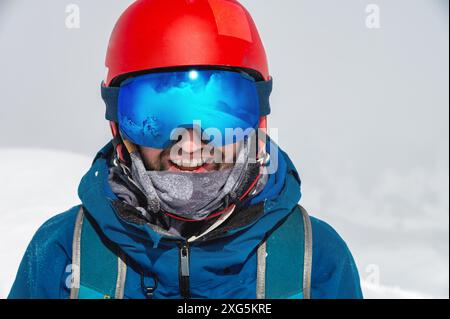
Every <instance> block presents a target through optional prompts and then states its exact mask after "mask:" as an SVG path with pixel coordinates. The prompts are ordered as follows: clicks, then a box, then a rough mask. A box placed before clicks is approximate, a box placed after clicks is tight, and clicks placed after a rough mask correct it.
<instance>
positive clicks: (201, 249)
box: [9, 143, 362, 299]
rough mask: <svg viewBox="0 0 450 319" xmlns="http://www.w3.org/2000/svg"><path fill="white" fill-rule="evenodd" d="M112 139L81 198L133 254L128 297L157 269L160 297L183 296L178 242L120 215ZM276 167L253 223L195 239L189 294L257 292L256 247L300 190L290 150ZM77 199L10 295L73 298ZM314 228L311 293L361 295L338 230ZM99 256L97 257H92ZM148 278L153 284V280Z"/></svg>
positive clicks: (139, 294)
mask: <svg viewBox="0 0 450 319" xmlns="http://www.w3.org/2000/svg"><path fill="white" fill-rule="evenodd" d="M111 152H112V145H111V143H109V144H108V145H106V146H105V147H104V148H103V149H102V150H101V151H100V152H99V153H98V154H97V156H96V157H95V159H94V162H93V165H92V167H91V169H90V170H89V171H88V172H87V173H86V175H85V176H84V177H83V179H82V181H81V183H80V186H79V190H78V193H79V197H80V199H81V202H82V205H83V206H84V207H86V209H87V210H88V211H89V213H90V215H91V217H92V218H93V219H94V220H95V221H96V223H97V224H98V225H99V227H100V229H101V231H102V232H103V235H104V236H106V237H107V238H108V239H109V240H111V241H112V242H114V243H115V244H117V245H118V246H119V247H120V248H121V250H122V251H123V252H125V254H126V255H127V256H128V258H130V259H131V260H132V264H134V265H135V266H132V265H131V266H129V267H128V271H127V277H126V282H125V293H124V294H125V295H124V297H125V298H145V295H144V292H143V290H142V288H141V282H140V280H141V272H142V269H144V270H145V271H146V272H151V273H154V274H157V276H158V280H159V284H158V289H157V290H156V291H155V295H154V296H155V298H181V296H180V290H179V281H178V247H177V246H176V244H175V243H174V244H171V243H169V242H168V241H161V239H162V235H160V234H159V233H157V232H155V231H154V230H153V229H152V228H150V227H149V226H148V225H137V224H135V223H129V222H126V221H124V220H123V219H121V218H120V217H119V216H117V214H116V212H115V210H114V208H113V206H112V205H111V201H112V200H115V199H117V197H116V195H115V194H114V193H113V192H112V191H111V188H110V186H109V183H108V164H107V163H108V161H107V158H108V156H110V154H111ZM277 160H278V170H277V172H276V173H274V174H272V175H270V177H269V180H268V182H267V184H266V186H265V188H264V190H263V191H262V192H261V193H260V194H258V195H257V196H256V197H254V198H253V199H252V200H251V202H250V204H251V205H254V204H258V203H263V204H264V213H263V214H262V216H261V217H259V218H258V219H257V220H256V221H252V222H251V223H249V224H248V225H245V226H243V227H239V228H237V229H231V230H229V231H227V232H226V233H225V234H223V235H222V236H221V237H219V238H215V239H212V240H209V241H205V242H200V243H198V244H193V245H192V246H191V252H190V256H191V264H190V275H191V277H190V289H191V295H192V298H215V299H217V298H219V299H220V298H232V299H233V298H249V299H253V298H255V297H256V264H257V263H256V258H257V256H256V247H257V246H258V245H259V244H260V242H261V241H262V240H263V237H264V236H265V234H266V233H268V232H270V230H271V229H273V228H274V227H275V226H276V225H277V224H278V223H279V222H280V221H281V220H282V219H283V218H284V217H286V216H287V215H288V214H289V213H290V212H291V211H292V209H293V208H294V207H295V205H296V204H297V203H298V202H299V200H300V197H301V192H300V179H299V177H298V174H297V171H296V170H295V168H294V165H293V164H292V162H291V161H290V159H289V158H288V156H287V155H286V154H285V153H284V152H282V151H281V150H280V151H279V156H278V159H277ZM79 208H80V206H75V207H73V208H72V209H70V210H68V211H67V212H65V213H62V214H60V215H57V216H55V217H53V218H51V219H50V220H49V221H47V222H46V223H45V224H44V225H42V226H41V227H40V229H39V230H38V231H37V232H36V234H35V235H34V237H33V239H32V241H31V243H30V244H29V246H28V248H27V250H26V252H25V256H24V257H23V260H22V262H21V264H20V267H19V270H18V273H17V277H16V280H15V282H14V285H13V287H12V289H11V292H10V294H9V298H39V299H42V298H51V299H57V298H69V295H70V289H69V288H68V287H69V286H68V283H69V281H70V271H71V259H72V239H73V233H74V224H75V218H76V215H77V213H78V210H79ZM311 223H312V232H313V265H312V281H311V285H312V287H311V296H312V298H339V299H341V298H345V299H347V298H362V293H361V288H360V281H359V276H358V271H357V268H356V265H355V262H354V260H353V257H352V255H351V253H350V251H349V249H348V247H347V245H346V244H345V242H344V241H343V240H342V239H341V237H340V236H339V235H338V234H337V233H336V231H335V230H334V229H333V228H332V227H331V226H329V225H328V224H326V223H325V222H323V221H321V220H319V219H316V218H314V217H311ZM93 262H95V261H93ZM149 285H151V283H149Z"/></svg>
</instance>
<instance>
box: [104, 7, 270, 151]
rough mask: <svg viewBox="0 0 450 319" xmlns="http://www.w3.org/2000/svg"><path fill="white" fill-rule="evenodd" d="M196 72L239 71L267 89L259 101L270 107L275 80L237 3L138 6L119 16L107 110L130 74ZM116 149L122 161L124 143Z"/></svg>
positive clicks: (113, 124) (109, 52)
mask: <svg viewBox="0 0 450 319" xmlns="http://www.w3.org/2000/svg"><path fill="white" fill-rule="evenodd" d="M195 66H198V67H222V68H231V69H241V70H243V71H246V72H247V73H248V74H250V75H252V76H253V77H254V78H255V79H257V81H262V82H266V83H269V84H266V85H265V88H264V90H263V91H264V92H263V94H262V95H260V98H262V99H261V100H264V101H265V103H266V104H267V105H268V99H269V95H270V91H271V81H272V79H271V77H270V76H269V71H268V63H267V57H266V53H265V50H264V46H263V43H262V41H261V38H260V36H259V33H258V30H257V27H256V25H255V23H254V21H253V19H252V17H251V16H250V14H249V12H248V11H247V10H246V9H245V8H244V7H243V6H242V5H241V4H240V3H239V2H238V1H236V0H137V1H135V2H134V3H133V4H132V5H131V6H130V7H128V9H126V10H125V12H124V13H123V14H122V15H121V17H120V18H119V20H118V21H117V23H116V25H115V27H114V29H113V31H112V34H111V38H110V41H109V45H108V50H107V54H106V67H107V76H106V79H105V81H104V83H103V84H102V95H103V98H104V100H105V102H106V104H107V108H108V107H109V105H108V104H110V103H109V102H110V101H111V100H114V99H115V93H114V91H110V92H107V90H108V89H111V90H112V89H113V88H114V87H116V86H119V85H120V83H121V82H122V81H123V80H125V79H127V78H128V77H129V76H130V75H132V74H138V73H141V72H142V73H147V72H151V71H154V70H161V69H167V68H181V67H195ZM114 102H115V101H114ZM113 104H114V103H113ZM109 109H110V110H108V109H107V119H108V120H110V126H111V130H112V134H113V136H114V138H115V139H116V138H117V137H119V136H120V133H119V129H118V126H117V121H116V120H115V119H113V118H111V117H108V113H109V114H112V113H114V107H113V108H111V107H109ZM111 109H112V110H113V111H112V112H111ZM266 123H267V120H266V116H262V117H261V119H260V124H259V126H260V128H261V129H263V130H265V129H266V126H267V124H266ZM122 142H123V143H124V144H125V147H126V150H127V151H128V152H132V151H135V150H136V145H134V144H133V143H131V142H130V141H127V140H125V139H124V140H123V141H122ZM261 146H262V149H263V148H264V147H263V145H261ZM116 148H117V151H118V154H119V158H120V159H124V158H125V156H124V154H126V153H125V152H124V150H123V147H122V143H119V144H118V145H116Z"/></svg>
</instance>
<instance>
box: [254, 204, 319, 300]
mask: <svg viewBox="0 0 450 319" xmlns="http://www.w3.org/2000/svg"><path fill="white" fill-rule="evenodd" d="M311 268H312V232H311V222H310V219H309V216H308V213H307V212H306V210H305V209H304V208H303V207H301V206H297V207H296V208H295V209H294V211H293V212H292V213H291V214H289V216H288V217H287V218H286V219H285V220H284V222H283V223H282V224H281V225H280V226H279V227H278V228H276V229H275V230H274V231H273V232H272V233H271V234H270V235H269V236H268V237H267V239H266V240H265V241H264V242H263V243H262V244H261V245H260V247H259V248H258V271H257V298H258V299H310V297H311Z"/></svg>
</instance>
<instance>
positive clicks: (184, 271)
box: [179, 242, 191, 299]
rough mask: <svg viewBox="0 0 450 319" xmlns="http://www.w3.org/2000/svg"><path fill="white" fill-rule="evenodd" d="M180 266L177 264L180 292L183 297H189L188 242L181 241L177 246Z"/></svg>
mask: <svg viewBox="0 0 450 319" xmlns="http://www.w3.org/2000/svg"><path fill="white" fill-rule="evenodd" d="M179 249H180V251H179V253H180V266H179V282H180V294H181V296H182V297H183V298H184V299H189V298H191V293H190V287H189V258H190V256H189V244H188V243H187V242H182V243H181V244H180V246H179Z"/></svg>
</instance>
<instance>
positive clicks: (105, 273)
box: [70, 207, 126, 299]
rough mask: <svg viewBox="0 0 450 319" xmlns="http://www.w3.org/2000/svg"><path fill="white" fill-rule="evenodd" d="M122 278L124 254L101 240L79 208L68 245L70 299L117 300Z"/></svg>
mask: <svg viewBox="0 0 450 319" xmlns="http://www.w3.org/2000/svg"><path fill="white" fill-rule="evenodd" d="M125 277H126V264H125V258H124V255H123V254H122V253H120V252H118V251H117V250H116V249H114V248H113V247H112V245H110V244H109V243H107V242H106V240H105V239H103V238H102V237H101V236H100V235H99V234H98V232H97V230H96V225H95V224H94V223H93V222H92V221H91V220H90V218H89V216H87V215H86V214H85V213H84V210H83V207H81V208H80V211H79V212H78V216H77V219H76V222H75V231H74V236H73V244H72V288H71V293H70V298H71V299H111V298H114V299H121V298H123V292H124V284H125Z"/></svg>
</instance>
